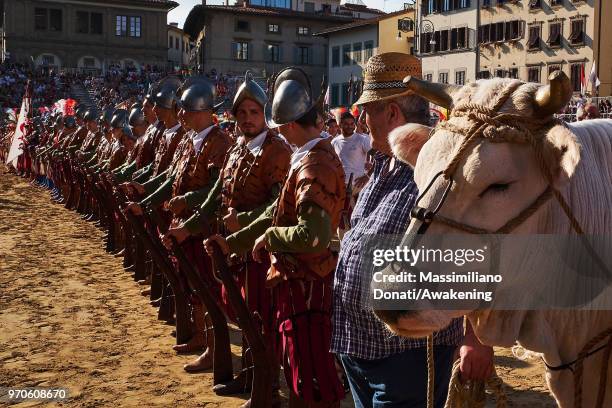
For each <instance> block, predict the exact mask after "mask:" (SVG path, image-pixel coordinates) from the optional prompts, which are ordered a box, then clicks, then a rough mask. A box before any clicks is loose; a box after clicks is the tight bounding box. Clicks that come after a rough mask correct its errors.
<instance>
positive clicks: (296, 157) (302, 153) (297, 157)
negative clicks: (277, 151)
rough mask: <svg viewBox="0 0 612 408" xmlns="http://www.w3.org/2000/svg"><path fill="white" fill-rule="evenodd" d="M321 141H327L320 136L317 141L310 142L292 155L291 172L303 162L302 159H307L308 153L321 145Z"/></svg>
mask: <svg viewBox="0 0 612 408" xmlns="http://www.w3.org/2000/svg"><path fill="white" fill-rule="evenodd" d="M321 140H325V138H323V137H321V136H319V137H317V138H316V139H312V140H311V141H310V142H307V143H306V144H305V145H303V146H302V147H300V148H299V149H297V150H296V151H295V152H294V153H293V154H292V155H291V170H293V169H294V168H296V167H297V166H298V165H299V164H300V162H301V161H302V159H303V158H304V157H306V155H307V154H308V152H310V151H311V150H312V148H313V147H315V146H316V144H317V143H319V142H320V141H321Z"/></svg>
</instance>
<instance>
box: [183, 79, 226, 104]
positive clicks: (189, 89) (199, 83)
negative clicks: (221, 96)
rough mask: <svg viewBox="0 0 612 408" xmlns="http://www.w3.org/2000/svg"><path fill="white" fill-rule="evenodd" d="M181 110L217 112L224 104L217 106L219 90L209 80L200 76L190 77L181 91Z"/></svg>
mask: <svg viewBox="0 0 612 408" xmlns="http://www.w3.org/2000/svg"><path fill="white" fill-rule="evenodd" d="M179 92H180V100H179V102H178V104H179V106H180V107H181V109H183V110H184V111H187V112H204V111H213V112H214V111H216V110H217V109H219V107H220V106H221V105H223V102H221V103H220V104H217V105H215V99H216V97H217V89H216V87H215V85H214V84H213V83H212V82H210V81H209V80H208V79H206V78H204V77H200V76H195V77H190V78H187V79H186V80H185V82H184V83H183V86H182V87H181V89H180V91H179Z"/></svg>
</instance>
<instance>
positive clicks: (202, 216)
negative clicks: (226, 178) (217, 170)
mask: <svg viewBox="0 0 612 408" xmlns="http://www.w3.org/2000/svg"><path fill="white" fill-rule="evenodd" d="M222 186H223V181H222V177H218V178H217V182H216V183H215V185H214V186H213V188H212V189H211V190H210V192H209V193H208V197H206V201H204V203H202V205H200V207H198V209H197V210H196V211H195V213H194V214H193V215H192V216H191V217H190V218H189V219H188V220H187V221H185V222H184V223H183V225H182V227H184V228H187V230H188V231H189V232H190V233H192V234H197V233H199V232H201V231H202V224H203V223H204V222H205V221H206V219H207V218H209V217H210V216H211V215H213V214H214V213H215V211H216V210H217V208H218V207H219V204H220V203H221V197H220V194H221V187H222Z"/></svg>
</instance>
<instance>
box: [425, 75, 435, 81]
mask: <svg viewBox="0 0 612 408" xmlns="http://www.w3.org/2000/svg"><path fill="white" fill-rule="evenodd" d="M424 78H425V80H426V81H429V82H433V74H425V76H424Z"/></svg>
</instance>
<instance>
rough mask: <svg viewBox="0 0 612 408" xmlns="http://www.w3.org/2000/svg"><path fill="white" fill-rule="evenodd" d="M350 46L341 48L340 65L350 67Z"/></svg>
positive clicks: (346, 45) (345, 45)
mask: <svg viewBox="0 0 612 408" xmlns="http://www.w3.org/2000/svg"><path fill="white" fill-rule="evenodd" d="M351 63H352V61H351V44H344V45H343V46H342V65H343V66H344V65H351Z"/></svg>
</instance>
